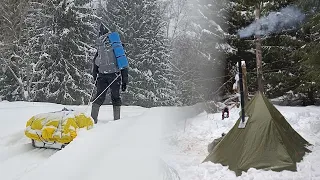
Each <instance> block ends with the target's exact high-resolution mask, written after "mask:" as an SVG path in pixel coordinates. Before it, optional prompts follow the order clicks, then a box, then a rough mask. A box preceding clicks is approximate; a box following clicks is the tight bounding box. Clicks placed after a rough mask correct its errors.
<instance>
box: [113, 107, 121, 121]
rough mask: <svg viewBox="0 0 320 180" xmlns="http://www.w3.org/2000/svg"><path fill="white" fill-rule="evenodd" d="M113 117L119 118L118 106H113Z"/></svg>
mask: <svg viewBox="0 0 320 180" xmlns="http://www.w3.org/2000/svg"><path fill="white" fill-rule="evenodd" d="M113 119H114V120H118V119H120V106H113Z"/></svg>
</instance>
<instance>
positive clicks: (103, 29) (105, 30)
mask: <svg viewBox="0 0 320 180" xmlns="http://www.w3.org/2000/svg"><path fill="white" fill-rule="evenodd" d="M108 32H110V30H109V29H108V28H107V26H105V25H104V24H103V23H101V24H100V29H99V36H102V35H105V34H107V33H108Z"/></svg>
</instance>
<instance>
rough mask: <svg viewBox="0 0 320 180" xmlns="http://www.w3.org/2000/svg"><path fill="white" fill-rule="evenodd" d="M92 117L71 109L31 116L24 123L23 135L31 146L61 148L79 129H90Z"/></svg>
mask: <svg viewBox="0 0 320 180" xmlns="http://www.w3.org/2000/svg"><path fill="white" fill-rule="evenodd" d="M93 122H94V121H93V119H92V118H91V116H87V115H85V114H84V113H82V112H76V111H74V110H71V109H66V108H64V109H62V110H61V111H55V112H49V113H41V114H37V115H35V116H32V117H31V118H30V119H29V120H28V121H27V124H26V129H25V135H26V136H27V137H28V138H30V139H31V143H32V146H33V147H36V148H49V149H62V148H64V147H65V146H66V145H68V144H69V143H70V142H71V141H73V140H74V139H75V138H76V137H77V135H78V131H79V130H80V129H87V130H89V129H91V128H92V127H93Z"/></svg>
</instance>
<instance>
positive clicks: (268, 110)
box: [203, 92, 310, 176]
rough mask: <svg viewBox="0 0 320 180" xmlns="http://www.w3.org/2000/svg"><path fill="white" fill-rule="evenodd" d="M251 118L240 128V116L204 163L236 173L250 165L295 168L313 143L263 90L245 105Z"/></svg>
mask: <svg viewBox="0 0 320 180" xmlns="http://www.w3.org/2000/svg"><path fill="white" fill-rule="evenodd" d="M245 112H246V116H247V117H248V121H247V124H246V127H245V128H244V129H240V128H238V126H239V123H240V121H241V118H239V119H238V121H237V122H236V124H235V125H234V127H233V128H232V129H231V130H230V131H229V132H228V134H227V135H225V136H224V138H223V139H222V140H221V141H220V142H219V143H218V144H217V145H216V146H215V147H214V149H213V150H212V152H210V154H209V155H208V156H207V157H206V158H205V160H204V161H203V162H208V161H211V162H213V163H220V164H222V165H224V166H229V169H230V170H232V171H234V172H235V173H236V175H237V176H240V175H241V173H242V171H247V170H248V169H250V168H255V169H264V170H273V171H282V170H290V171H296V169H297V168H296V163H297V162H299V161H301V160H302V158H303V156H304V155H305V153H307V152H310V150H309V149H307V146H308V145H310V144H309V143H308V142H307V141H306V140H305V139H304V138H303V137H301V136H300V135H299V134H298V133H297V132H296V131H295V130H294V129H293V128H292V127H291V126H290V124H289V123H288V122H287V121H286V119H285V118H284V117H283V116H282V115H281V113H280V112H279V111H278V110H277V109H276V108H275V106H274V105H273V104H272V103H271V102H270V101H269V100H268V99H267V98H266V97H265V96H264V95H263V94H262V93H260V92H257V93H256V94H255V96H254V98H253V99H252V100H251V101H250V102H249V103H248V104H247V105H246V106H245Z"/></svg>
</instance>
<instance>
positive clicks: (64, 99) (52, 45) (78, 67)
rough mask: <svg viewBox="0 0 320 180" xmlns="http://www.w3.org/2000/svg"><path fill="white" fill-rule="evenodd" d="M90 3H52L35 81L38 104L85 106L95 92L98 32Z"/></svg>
mask: <svg viewBox="0 0 320 180" xmlns="http://www.w3.org/2000/svg"><path fill="white" fill-rule="evenodd" d="M89 3H90V1H89V0H73V1H66V0H59V1H52V2H48V4H47V7H46V8H45V9H43V11H42V12H43V13H44V14H45V15H47V16H49V17H50V18H49V19H48V20H47V21H46V22H45V23H46V24H45V25H44V26H45V27H48V28H46V30H47V31H46V32H44V33H45V37H44V46H43V47H42V50H43V53H42V54H41V55H40V57H39V60H40V61H39V62H40V63H38V69H41V74H40V75H39V76H37V77H35V79H37V80H38V81H41V82H43V83H40V84H37V85H36V87H35V89H36V94H37V95H36V97H37V98H36V100H37V101H42V100H44V99H45V100H46V101H49V102H56V103H62V104H84V103H87V102H88V101H89V93H90V89H91V88H92V76H91V75H90V69H91V59H92V57H93V52H92V47H91V45H93V35H94V34H95V30H94V27H95V26H94V24H93V23H92V22H94V18H93V12H92V10H91V9H90V7H89V6H88V4H89Z"/></svg>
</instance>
